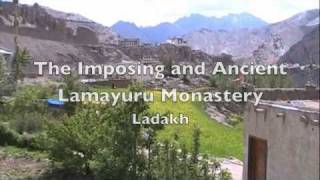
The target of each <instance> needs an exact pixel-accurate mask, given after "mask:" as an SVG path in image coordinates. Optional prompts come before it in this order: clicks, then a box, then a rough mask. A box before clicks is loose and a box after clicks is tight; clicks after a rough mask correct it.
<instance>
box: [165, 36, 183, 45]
mask: <svg viewBox="0 0 320 180" xmlns="http://www.w3.org/2000/svg"><path fill="white" fill-rule="evenodd" d="M167 43H169V44H173V45H176V46H186V45H187V41H185V40H184V39H183V38H180V37H174V38H171V39H169V40H167Z"/></svg>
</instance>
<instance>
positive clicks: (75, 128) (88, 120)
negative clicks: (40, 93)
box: [47, 107, 108, 175]
mask: <svg viewBox="0 0 320 180" xmlns="http://www.w3.org/2000/svg"><path fill="white" fill-rule="evenodd" d="M103 127H104V125H103V121H101V116H100V115H99V113H97V108H96V107H95V108H92V107H89V108H82V110H81V111H79V112H78V113H76V114H75V115H74V116H72V117H70V118H68V119H66V120H64V121H63V122H62V123H51V124H49V126H48V132H47V134H48V140H47V142H48V145H47V151H48V152H49V156H50V158H51V159H52V160H54V161H57V162H62V163H63V166H64V167H65V168H67V169H69V170H71V171H72V172H78V173H83V174H86V175H88V174H91V173H92V172H91V168H90V162H91V161H92V160H93V159H94V157H95V155H96V154H97V153H98V151H99V150H100V149H102V148H103V147H102V146H103V145H105V144H107V142H106V140H107V138H106V137H107V135H108V132H106V131H105V129H104V128H103Z"/></svg>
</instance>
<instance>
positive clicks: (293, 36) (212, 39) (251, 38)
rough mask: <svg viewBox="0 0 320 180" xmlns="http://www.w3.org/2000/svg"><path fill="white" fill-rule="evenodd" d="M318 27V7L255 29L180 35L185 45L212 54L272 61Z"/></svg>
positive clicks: (236, 59)
mask: <svg viewBox="0 0 320 180" xmlns="http://www.w3.org/2000/svg"><path fill="white" fill-rule="evenodd" d="M317 26H319V9H313V10H309V11H305V12H302V13H299V14H296V15H294V16H293V17H291V18H289V19H286V20H284V21H280V22H278V23H274V24H270V25H267V26H264V27H260V28H255V29H243V28H242V29H241V28H239V29H234V30H213V29H202V30H199V31H195V32H192V33H189V34H186V35H184V36H183V38H184V39H185V40H186V41H187V42H188V45H189V46H190V47H192V48H193V49H196V50H202V51H204V52H206V53H208V54H211V55H217V54H221V53H226V54H230V55H232V56H233V59H234V60H235V61H238V62H239V63H241V62H243V63H248V62H256V63H258V64H265V63H267V64H270V63H275V62H277V61H278V59H279V58H280V57H281V56H283V55H284V54H285V53H286V52H287V51H288V50H289V48H290V47H291V46H293V45H294V44H296V43H298V42H299V41H300V40H302V38H303V37H304V36H305V35H306V34H308V33H309V32H311V31H313V29H314V28H316V27H317Z"/></svg>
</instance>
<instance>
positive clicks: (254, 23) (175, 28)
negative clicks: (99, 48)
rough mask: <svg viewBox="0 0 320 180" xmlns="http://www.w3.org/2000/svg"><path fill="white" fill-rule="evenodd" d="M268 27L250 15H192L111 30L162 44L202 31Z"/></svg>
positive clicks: (121, 25)
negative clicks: (145, 25)
mask: <svg viewBox="0 0 320 180" xmlns="http://www.w3.org/2000/svg"><path fill="white" fill-rule="evenodd" d="M266 25H268V23H267V22H265V21H264V20H262V19H260V18H257V17H255V16H253V15H251V14H249V13H240V14H229V15H227V16H223V17H220V18H217V17H207V16H203V15H200V14H192V15H190V16H188V17H182V18H180V19H178V20H177V21H175V22H173V23H168V22H164V23H160V24H158V25H156V26H149V27H138V26H137V25H136V24H134V23H130V22H125V21H119V22H117V23H116V24H114V25H113V26H112V27H111V29H112V31H114V32H116V33H118V34H119V35H120V36H121V37H124V38H139V39H141V40H142V41H143V42H148V43H161V42H165V41H166V40H167V39H169V38H171V37H175V36H182V35H184V34H189V33H191V32H194V31H198V30H200V29H204V28H205V29H212V30H214V29H215V30H233V29H238V28H248V29H252V28H259V27H263V26H266Z"/></svg>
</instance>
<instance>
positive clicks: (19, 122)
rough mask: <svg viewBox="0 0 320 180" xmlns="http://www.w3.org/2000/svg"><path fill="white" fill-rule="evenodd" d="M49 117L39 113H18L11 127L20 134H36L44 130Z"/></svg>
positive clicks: (11, 122)
mask: <svg viewBox="0 0 320 180" xmlns="http://www.w3.org/2000/svg"><path fill="white" fill-rule="evenodd" d="M47 118H48V117H47V115H42V114H40V113H37V112H31V113H18V114H15V115H14V119H13V120H11V121H10V127H12V128H13V129H15V130H16V131H17V132H18V133H20V134H23V133H24V132H27V133H36V132H39V131H41V130H42V129H43V125H44V123H45V122H46V121H47Z"/></svg>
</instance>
